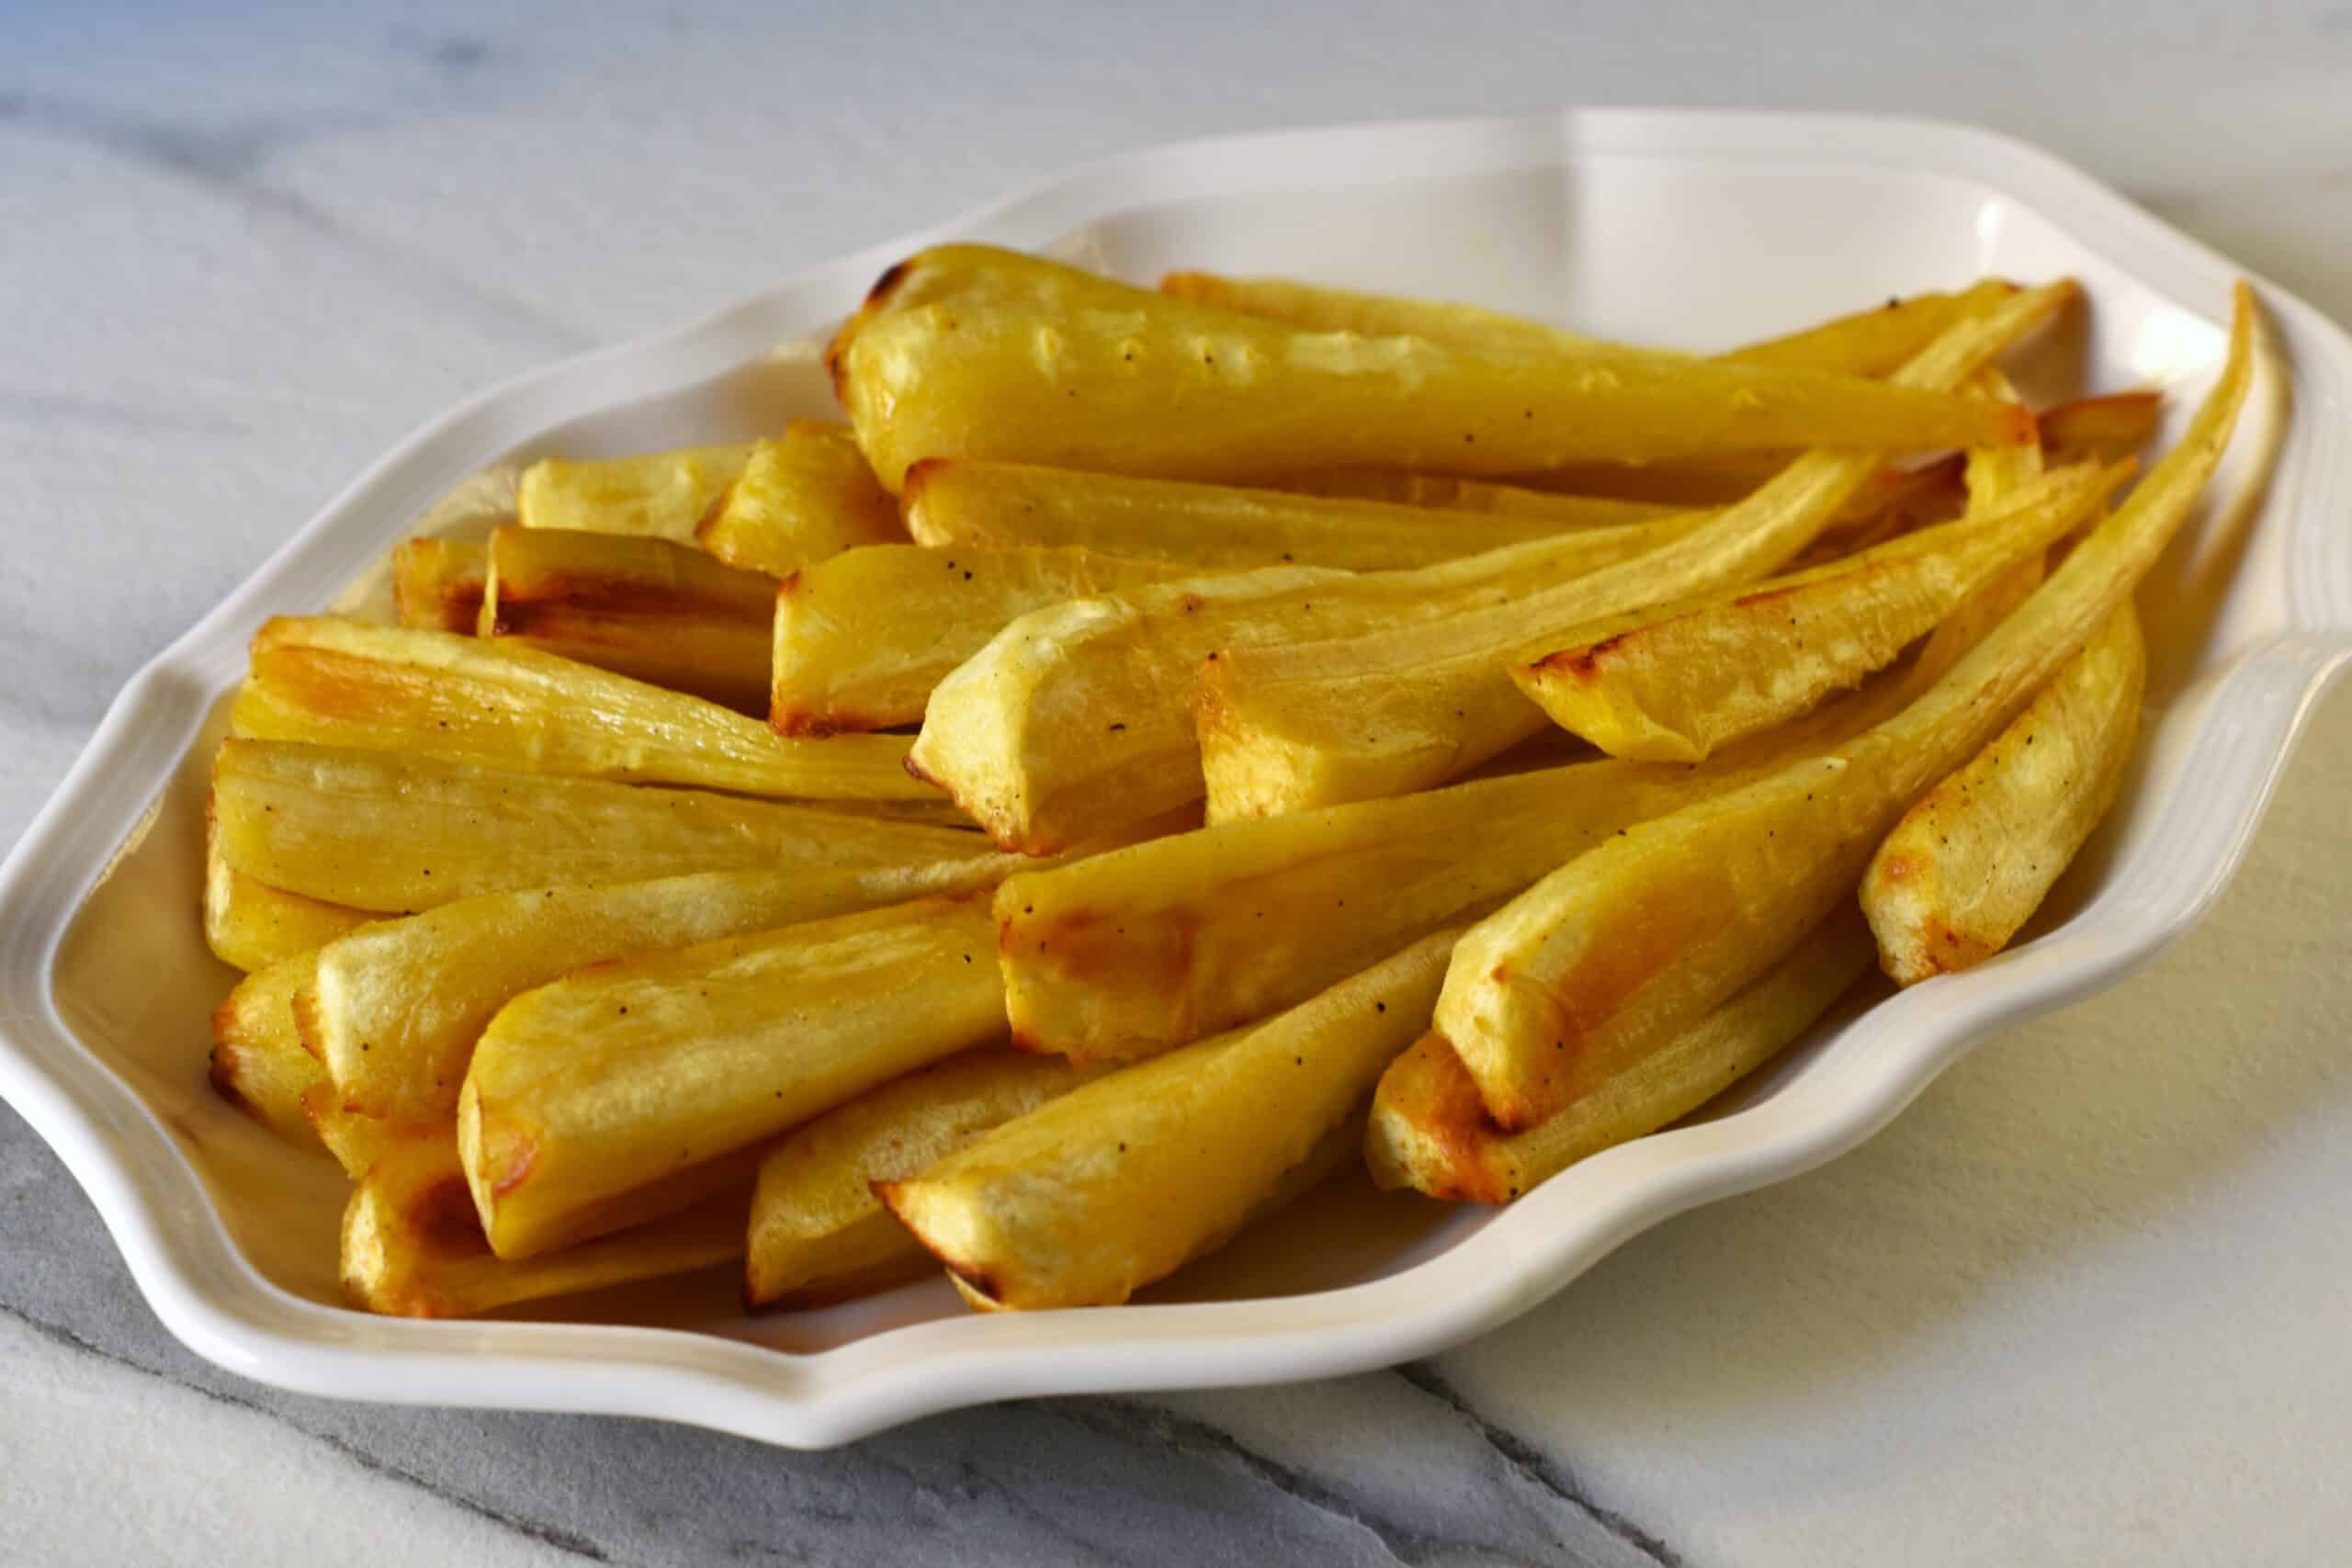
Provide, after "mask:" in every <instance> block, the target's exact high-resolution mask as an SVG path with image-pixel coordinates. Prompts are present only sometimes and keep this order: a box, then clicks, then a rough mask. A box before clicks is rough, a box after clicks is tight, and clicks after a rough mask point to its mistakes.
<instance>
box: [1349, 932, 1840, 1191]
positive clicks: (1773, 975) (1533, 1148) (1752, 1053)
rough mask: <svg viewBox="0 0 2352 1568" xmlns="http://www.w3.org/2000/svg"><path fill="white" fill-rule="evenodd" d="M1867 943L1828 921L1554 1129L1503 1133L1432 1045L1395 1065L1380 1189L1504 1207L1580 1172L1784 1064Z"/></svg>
mask: <svg viewBox="0 0 2352 1568" xmlns="http://www.w3.org/2000/svg"><path fill="white" fill-rule="evenodd" d="M1870 961H1871V942H1870V933H1869V932H1868V931H1865V930H1864V929H1863V927H1862V922H1861V920H1860V918H1859V917H1858V916H1857V915H1856V914H1855V913H1854V912H1853V911H1852V910H1850V909H1846V910H1840V911H1838V913H1836V914H1833V915H1831V916H1830V917H1829V918H1828V919H1826V920H1824V921H1823V922H1822V924H1821V925H1820V926H1819V927H1818V928H1817V929H1815V931H1814V933H1813V934H1812V935H1811V936H1809V937H1807V938H1805V939H1804V942H1800V943H1799V944H1798V946H1797V948H1796V951H1795V952H1793V953H1790V954H1789V956H1788V957H1786V958H1784V959H1782V960H1781V962H1780V964H1777V965H1776V966H1775V967H1773V968H1772V969H1771V970H1770V971H1769V972H1767V973H1766V974H1765V976H1763V977H1762V978H1761V979H1759V980H1758V981H1756V982H1755V983H1754V984H1753V985H1750V986H1749V987H1747V989H1745V990H1743V991H1741V992H1740V993H1739V994H1738V995H1737V996H1735V997H1733V998H1731V999H1730V1000H1729V1001H1727V1002H1725V1003H1724V1005H1723V1006H1721V1007H1719V1008H1717V1009H1715V1010H1714V1011H1713V1012H1711V1013H1709V1014H1707V1015H1706V1016H1705V1017H1704V1018H1702V1019H1701V1020H1700V1021H1698V1022H1697V1023H1695V1024H1693V1025H1691V1027H1690V1028H1689V1029H1686V1030H1684V1031H1683V1032H1680V1033H1679V1034H1677V1035H1676V1036H1675V1037H1674V1038H1673V1039H1671V1040H1669V1041H1668V1042H1667V1043H1664V1044H1663V1045H1661V1046H1659V1047H1658V1048H1657V1050H1655V1051H1653V1052H1651V1053H1650V1054H1649V1055H1646V1056H1644V1057H1643V1058H1641V1059H1640V1060H1639V1061H1637V1062H1634V1063H1633V1064H1632V1065H1630V1066H1626V1067H1625V1068H1623V1070H1621V1071H1620V1072H1618V1073H1616V1074H1615V1075H1613V1076H1611V1077H1609V1078H1607V1079H1605V1080H1603V1081H1602V1082H1601V1084H1600V1087H1598V1088H1596V1089H1593V1090H1592V1091H1591V1092H1590V1093H1589V1094H1587V1095H1585V1096H1583V1097H1582V1098H1581V1099H1578V1100H1573V1101H1571V1102H1570V1103H1569V1104H1568V1105H1567V1106H1566V1107H1565V1108H1564V1109H1562V1110H1561V1111H1559V1112H1557V1113H1556V1114H1555V1115H1553V1116H1552V1117H1550V1118H1549V1119H1547V1120H1545V1121H1543V1122H1537V1123H1536V1124H1535V1125H1534V1126H1532V1127H1530V1128H1528V1129H1527V1130H1526V1131H1525V1132H1521V1133H1505V1132H1503V1131H1501V1130H1500V1129H1498V1127H1496V1126H1495V1124H1494V1123H1493V1122H1491V1121H1489V1120H1488V1119H1487V1108H1486V1106H1485V1105H1484V1104H1483V1103H1482V1102H1481V1101H1480V1100H1479V1099H1478V1085H1477V1082H1476V1079H1474V1078H1472V1077H1470V1075H1469V1073H1468V1071H1467V1070H1465V1069H1464V1067H1463V1066H1462V1059H1461V1058H1460V1057H1459V1056H1457V1055H1454V1053H1453V1046H1451V1045H1449V1044H1447V1043H1446V1042H1445V1038H1444V1036H1442V1035H1439V1034H1430V1035H1425V1036H1423V1037H1422V1039H1421V1040H1420V1041H1419V1043H1417V1044H1415V1045H1414V1046H1413V1048H1412V1049H1411V1050H1409V1051H1408V1052H1406V1053H1405V1054H1404V1055H1401V1056H1399V1057H1397V1059H1396V1060H1395V1061H1394V1062H1392V1063H1390V1064H1389V1065H1388V1068H1387V1070H1386V1071H1385V1072H1384V1073H1383V1074H1381V1077H1380V1089H1379V1092H1378V1093H1377V1094H1376V1095H1374V1098H1373V1102H1372V1118H1371V1123H1370V1125H1369V1126H1368V1127H1367V1128H1366V1129H1365V1133H1364V1163H1365V1164H1366V1165H1367V1166H1368V1167H1370V1168H1371V1170H1372V1176H1373V1179H1374V1181H1376V1182H1378V1183H1379V1184H1380V1185H1381V1186H1383V1187H1411V1188H1414V1189H1416V1190H1419V1191H1421V1192H1425V1193H1427V1194H1428V1195H1429V1196H1430V1197H1432V1198H1445V1199H1464V1200H1467V1201H1472V1202H1477V1203H1507V1202H1509V1201H1510V1200H1512V1199H1514V1198H1516V1197H1518V1196H1519V1195H1520V1194H1521V1193H1522V1192H1527V1191H1530V1190H1532V1189H1533V1188H1534V1187H1535V1186H1536V1184H1537V1183H1539V1182H1541V1181H1544V1180H1545V1179H1549V1178H1551V1177H1553V1176H1555V1175H1557V1174H1558V1173H1559V1172H1561V1171H1562V1170H1565V1169H1566V1168H1568V1167H1569V1166H1571V1165H1574V1164H1575V1163H1576V1162H1577V1161H1578V1160H1580V1159H1584V1158H1586V1157H1588V1156H1592V1155H1596V1154H1599V1153H1600V1151H1601V1150H1603V1149H1606V1148H1611V1147H1614V1146H1615V1145H1619V1144H1623V1143H1628V1142H1630V1141H1632V1140H1633V1139H1634V1138H1638V1137H1641V1136H1643V1135H1645V1134H1649V1133H1654V1132H1656V1131H1657V1130H1658V1129H1659V1128H1660V1127H1664V1126H1667V1125H1668V1124H1669V1123H1671V1122H1677V1121H1679V1120H1680V1119H1681V1118H1683V1117H1685V1116H1688V1115H1689V1114H1691V1112H1692V1111H1696V1110H1698V1109H1699V1108H1700V1107H1701V1106H1702V1105H1704V1104H1706V1103H1707V1102H1708V1101H1709V1100H1713V1099H1714V1098H1715V1096H1717V1095H1719V1094H1721V1093H1722V1092H1723V1091H1724V1090H1725V1089H1729V1088H1730V1087H1731V1086H1732V1085H1733V1084H1735V1083H1737V1082H1738V1081H1739V1080H1740V1079H1741V1078H1744V1077H1747V1075H1748V1074H1749V1073H1751V1072H1754V1071H1755V1070H1756V1069H1757V1068H1758V1067H1760V1066H1763V1065H1764V1064H1765V1063H1766V1062H1769V1061H1770V1060H1771V1059H1772V1057H1773V1056H1775V1055H1778V1054H1779V1053H1780V1052H1781V1050H1782V1049H1783V1048H1784V1047H1786V1046H1787V1045H1788V1044H1789V1043H1790V1042H1792V1041H1793V1040H1794V1039H1796V1038H1797V1036H1799V1035H1800V1034H1803V1033H1804V1032H1805V1031H1806V1030H1807V1029H1809V1028H1811V1027H1812V1026H1813V1023H1814V1021H1815V1020H1816V1019H1818V1018H1819V1017H1820V1016H1821V1015H1822V1014H1823V1013H1824V1012H1826V1011H1827V1010H1828V1009H1829V1007H1830V1004H1832V1003H1833V1002H1835V1001H1837V999H1838V998H1839V997H1841V996H1843V995H1844V994H1845V993H1846V992H1847V990H1848V989H1849V988H1850V987H1852V985H1853V983H1854V982H1855V981H1856V980H1857V979H1859V978H1860V976H1861V975H1862V974H1863V972H1864V971H1865V970H1867V969H1868V968H1869V967H1870Z"/></svg>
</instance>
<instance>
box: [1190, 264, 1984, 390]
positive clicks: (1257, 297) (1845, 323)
mask: <svg viewBox="0 0 2352 1568" xmlns="http://www.w3.org/2000/svg"><path fill="white" fill-rule="evenodd" d="M1159 288H1160V291H1161V292H1162V293H1164V294H1170V295H1173V296H1175V297H1176V298H1177V299H1191V300H1193V301H1195V302H1197V303H1200V304H1204V305H1215V306H1217V307H1219V308H1221V309H1223V310H1239V311H1242V312H1244V313H1246V314H1249V315H1252V316H1263V317H1265V318H1266V319H1267V320H1269V321H1284V322H1287V323H1289V324H1290V325H1292V326H1296V327H1305V328H1309V329H1311V330H1313V331H1317V332H1332V333H1358V334H1360V335H1363V336H1365V337H1382V336H1389V335H1395V334H1399V333H1402V334H1406V335H1410V336H1419V337H1426V338H1430V339H1433V340H1435V341H1438V342H1441V343H1457V344H1463V345H1464V346H1466V347H1481V346H1485V347H1493V348H1509V349H1524V350H1529V351H1534V352H1549V353H1564V354H1577V355H1589V354H1595V353H1602V354H1606V353H1610V352H1612V351H1613V352H1629V351H1630V352H1638V353H1645V354H1654V353H1657V350H1654V349H1640V350H1629V348H1628V345H1625V344H1613V343H1610V342H1608V341H1606V340H1604V339H1600V338H1592V337H1586V336H1583V335H1581V334H1579V333H1571V332H1566V331H1563V330H1562V329H1560V328H1558V327H1554V326H1549V325H1546V324H1545V323H1544V322H1542V321H1530V320H1528V319H1526V318H1524V317H1520V316H1510V315H1505V314H1502V313H1500V312H1498V311H1494V310H1482V309H1480V308H1479V307H1477V306H1475V305H1458V304H1448V303H1444V302H1442V301H1438V300H1432V299H1414V298H1410V297H1407V296H1401V295H1389V294H1367V293H1363V292H1361V291H1359V290H1355V289H1348V288H1331V287H1329V286H1328V285H1323V284H1315V283H1304V282H1300V281H1297V280H1295V279H1292V278H1283V277H1227V276H1220V275H1218V274H1216V273H1208V272H1172V273H1170V274H1169V275H1168V276H1165V277H1163V278H1161V279H1160V280H1159ZM2011 292H2014V286H2013V285H2010V284H2007V283H2004V282H2001V281H2000V280H1999V279H1997V278H1987V279H1986V280H1985V281H1984V282H1982V283H1978V284H1976V285H1974V286H1973V287H1972V288H1968V289H1967V290H1965V291H1963V292H1961V293H1957V294H1942V293H1925V294H1914V295H1911V296H1909V297H1908V298H1906V299H1889V300H1886V301H1883V302H1882V303H1879V304H1875V305H1872V306H1871V307H1870V308H1869V309H1866V310H1857V311H1854V312H1852V313H1850V314H1848V315H1843V316H1838V317H1834V318H1832V319H1831V320H1829V321H1823V322H1820V323H1819V324H1817V325H1815V326H1811V327H1807V328H1805V329H1804V330H1803V331H1800V332H1794V333H1787V334H1785V335H1782V336H1780V337H1773V338H1767V339H1764V340H1762V341H1760V342H1758V343H1753V344H1747V346H1745V347H1742V348H1736V349H1733V350H1731V351H1730V352H1729V353H1727V354H1724V355H1720V356H1719V357H1721V358H1724V359H1727V360H1732V361H1735V362H1738V363H1744V364H1750V365H1771V366H1778V367H1782V368H1786V369H1803V370H1820V371H1827V372H1833V373H1837V374H1841V375H1848V376H1883V375H1885V374H1887V373H1888V372H1889V371H1892V370H1894V369H1895V368H1897V367H1899V366H1901V365H1902V364H1903V362H1904V361H1905V360H1906V359H1908V358H1910V357H1911V356H1912V355H1914V354H1917V352H1918V351H1919V350H1920V349H1922V348H1924V347H1926V346H1927V345H1928V343H1930V342H1931V341H1933V340H1934V338H1935V336H1936V334H1937V333H1940V332H1942V331H1943V330H1944V329H1945V328H1946V327H1949V326H1950V325H1951V324H1952V322H1953V321H1958V320H1959V319H1960V318H1962V316H1965V315H1970V314H1973V313H1974V312H1975V311H1976V310H1981V309H1984V308H1985V307H1986V306H1989V305H1992V304H1995V303H1997V302H1998V301H1999V300H2000V299H2003V298H2004V297H2005V296H2007V294H2009V293H2011Z"/></svg>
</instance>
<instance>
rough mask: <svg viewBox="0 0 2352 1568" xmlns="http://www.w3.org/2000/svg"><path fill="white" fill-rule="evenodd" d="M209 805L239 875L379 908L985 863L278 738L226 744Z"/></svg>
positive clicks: (678, 796)
mask: <svg viewBox="0 0 2352 1568" xmlns="http://www.w3.org/2000/svg"><path fill="white" fill-rule="evenodd" d="M213 792H214V793H213V801H214V814H215V821H216V825H217V830H218V832H219V834H220V853H221V858H222V859H223V860H225V861H226V862H227V863H228V864H229V865H230V866H231V867H232V869H234V870H237V871H241V872H243V873H244V874H246V875H248V876H254V877H258V878H260V879H261V880H262V881H264V882H267V883H270V884H271V885H273V886H278V887H284V888H287V889H288V890H289V891H292V892H296V893H300V894H303V895H305V896H307V897H312V898H320V899H324V900H326V901H328V902H330V903H338V904H346V905H349V906H351V907H353V908H361V909H372V910H379V911H391V912H413V911H415V910H419V909H429V908H435V907H436V906H439V905H442V904H447V903H450V902H452V901H453V900H455V899H458V898H469V897H475V896H476V895H479V894H483V893H508V892H514V891H516V890H518V889H522V888H531V887H538V888H544V887H563V886H598V885H601V884H605V883H610V882H642V881H646V880H648V879H650V878H652V877H657V876H679V875H683V874H685V873H687V872H695V871H725V870H734V869H741V868H747V867H768V868H780V867H787V866H801V867H807V868H810V869H815V868H819V867H832V868H843V869H847V868H859V867H868V868H878V867H885V866H915V865H924V864H929V863H933V862H935V861H950V860H963V859H967V858H969V857H971V856H975V855H981V854H985V853H987V852H989V846H988V841H987V840H985V839H983V838H981V837H980V836H979V835H978V834H976V833H970V832H966V831H964V830H962V829H954V828H938V827H932V826H929V825H927V824H924V823H921V822H900V821H892V820H890V819H888V818H879V817H870V816H858V815H854V814H852V813H850V812H848V811H842V810H820V809H817V808H815V807H807V806H795V805H789V804H786V803H785V802H782V801H773V800H748V799H745V798H743V797H741V796H740V795H718V794H714V793H711V792H708V791H705V790H687V789H644V788H639V787H638V786H635V785H631V784H610V783H607V782H605V780H602V779H580V778H566V777H562V776H560V775H556V774H548V773H507V772H504V771H502V770H499V769H494V768H477V767H471V766H469V765H468V764H466V763H463V762H444V761H434V760H431V759H428V758H423V757H416V758H401V757H398V756H395V755H393V754H391V753H390V752H385V751H355V750H343V749H339V748H335V747H327V746H300V745H293V744H289V743H288V742H284V741H276V740H238V739H230V740H225V741H223V742H222V743H221V746H220V757H219V758H218V760H217V761H215V763H214V767H213Z"/></svg>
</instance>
